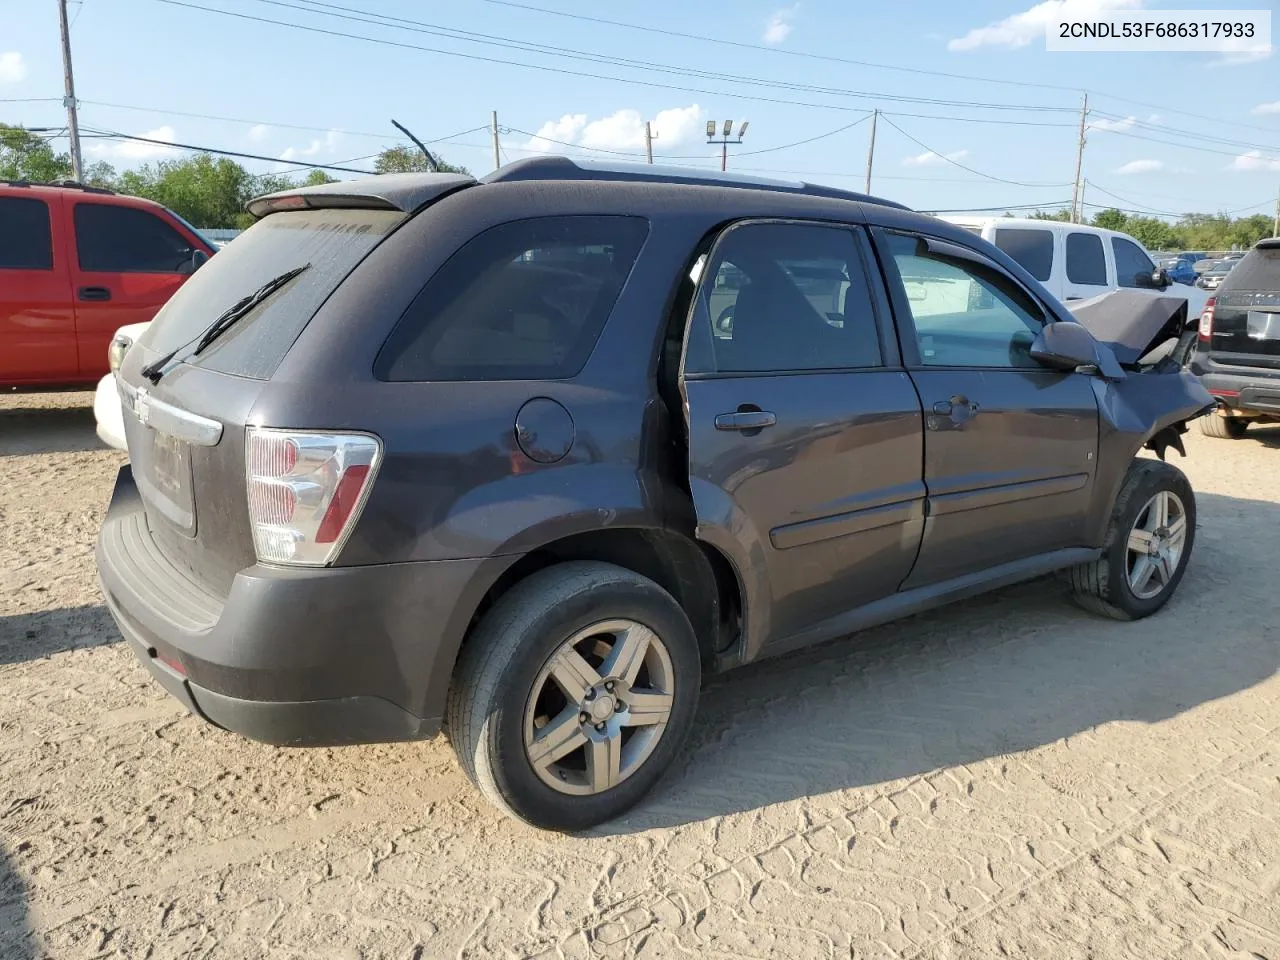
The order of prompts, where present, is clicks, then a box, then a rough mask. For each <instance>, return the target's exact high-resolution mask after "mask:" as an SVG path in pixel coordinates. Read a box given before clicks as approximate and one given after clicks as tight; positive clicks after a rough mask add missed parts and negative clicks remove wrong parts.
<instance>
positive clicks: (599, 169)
mask: <svg viewBox="0 0 1280 960" xmlns="http://www.w3.org/2000/svg"><path fill="white" fill-rule="evenodd" d="M519 180H611V181H630V182H639V183H678V184H695V185H699V186H707V187H741V188H745V189H748V190H774V191H778V192H780V193H797V194H802V195H805V196H811V197H827V198H830V199H834V200H854V201H858V202H860V203H877V204H880V205H882V206H886V207H896V208H898V209H899V210H907V209H910V208H909V207H906V206H905V205H903V204H901V203H896V202H894V201H893V200H883V199H881V198H880V197H872V196H868V195H867V194H865V193H855V192H853V191H852V190H838V189H836V188H835V187H826V186H822V185H821V184H816V183H806V182H804V181H801V180H774V179H771V178H768V177H748V176H743V175H742V174H738V173H724V172H721V171H716V170H700V169H698V168H696V167H677V166H668V165H663V164H658V165H654V164H647V163H624V162H620V161H611V160H606V161H599V160H571V159H569V158H568V157H556V156H551V157H530V158H529V159H527V160H517V161H516V162H515V163H509V164H507V165H506V166H505V167H501V168H499V169H497V170H495V171H494V172H493V173H491V174H489V175H488V176H487V177H484V178H482V179H481V181H480V182H481V183H510V182H513V181H519Z"/></svg>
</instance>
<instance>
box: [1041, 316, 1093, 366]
mask: <svg viewBox="0 0 1280 960" xmlns="http://www.w3.org/2000/svg"><path fill="white" fill-rule="evenodd" d="M1031 358H1032V359H1033V360H1035V361H1037V362H1038V363H1040V364H1043V365H1044V366H1046V367H1050V368H1051V369H1054V370H1069V371H1073V372H1074V371H1076V370H1079V369H1080V368H1081V367H1087V368H1095V369H1096V368H1097V366H1098V342H1097V341H1096V340H1095V339H1094V338H1093V334H1092V333H1090V332H1089V331H1088V330H1086V329H1085V328H1084V327H1083V326H1081V325H1080V324H1078V323H1071V322H1068V321H1059V322H1057V323H1049V324H1045V327H1044V329H1043V330H1041V331H1040V332H1039V333H1038V334H1036V338H1035V340H1034V341H1033V342H1032V344H1031Z"/></svg>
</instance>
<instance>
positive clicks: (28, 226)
mask: <svg viewBox="0 0 1280 960" xmlns="http://www.w3.org/2000/svg"><path fill="white" fill-rule="evenodd" d="M52 269H53V232H52V230H51V229H50V227H49V205H48V204H47V203H45V202H44V201H43V200H31V199H29V198H27V197H0V270H52Z"/></svg>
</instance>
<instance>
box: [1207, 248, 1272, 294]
mask: <svg viewBox="0 0 1280 960" xmlns="http://www.w3.org/2000/svg"><path fill="white" fill-rule="evenodd" d="M1272 242H1273V243H1274V242H1275V241H1272ZM1233 290H1245V291H1248V292H1249V293H1280V245H1278V246H1274V247H1254V248H1253V249H1252V250H1250V251H1249V252H1248V253H1247V254H1245V257H1244V259H1243V260H1241V261H1240V262H1239V263H1237V264H1236V265H1235V267H1234V268H1233V269H1232V271H1231V272H1230V273H1228V274H1227V278H1226V279H1225V280H1223V281H1222V286H1221V287H1219V288H1218V296H1219V297H1221V296H1222V295H1223V294H1224V293H1230V292H1232V291H1233Z"/></svg>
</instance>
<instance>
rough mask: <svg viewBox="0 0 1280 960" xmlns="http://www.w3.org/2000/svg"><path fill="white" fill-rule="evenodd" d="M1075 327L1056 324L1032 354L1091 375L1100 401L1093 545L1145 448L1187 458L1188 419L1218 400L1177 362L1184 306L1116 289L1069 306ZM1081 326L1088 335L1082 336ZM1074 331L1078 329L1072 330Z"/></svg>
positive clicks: (1170, 299)
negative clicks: (1184, 439) (1184, 437)
mask: <svg viewBox="0 0 1280 960" xmlns="http://www.w3.org/2000/svg"><path fill="white" fill-rule="evenodd" d="M1070 310H1071V312H1072V314H1073V315H1074V316H1075V319H1076V321H1077V322H1076V323H1051V324H1049V325H1048V326H1046V327H1045V328H1044V331H1043V333H1042V334H1041V335H1040V337H1038V338H1037V343H1036V346H1035V347H1033V348H1032V353H1033V355H1036V354H1037V353H1038V354H1039V355H1041V356H1042V357H1047V358H1050V362H1051V363H1052V362H1053V359H1056V360H1057V361H1059V362H1058V364H1057V365H1059V366H1065V365H1066V364H1067V363H1068V362H1070V361H1071V360H1072V359H1073V358H1078V359H1079V360H1080V361H1081V363H1080V365H1079V366H1077V367H1076V368H1075V369H1087V370H1088V371H1089V372H1090V373H1092V374H1093V379H1092V383H1093V391H1094V395H1095V396H1096V397H1097V401H1098V414H1099V426H1098V472H1097V475H1096V482H1097V483H1098V485H1099V492H1100V493H1102V497H1101V499H1100V500H1099V501H1098V502H1099V503H1100V504H1106V509H1105V510H1102V509H1099V510H1098V511H1096V512H1095V514H1094V515H1093V517H1092V518H1091V523H1090V526H1091V528H1092V529H1091V533H1092V535H1093V537H1094V539H1095V541H1096V542H1101V538H1102V537H1103V536H1104V535H1105V530H1106V524H1107V522H1108V519H1109V516H1110V509H1111V507H1110V505H1111V504H1112V503H1114V501H1115V497H1116V495H1117V493H1118V492H1119V490H1120V485H1121V484H1122V483H1123V482H1124V477H1125V474H1126V472H1127V471H1128V469H1129V465H1130V464H1131V463H1132V462H1133V458H1134V457H1136V456H1137V455H1138V454H1139V453H1140V452H1141V451H1142V449H1143V448H1144V447H1145V448H1146V449H1148V450H1151V451H1153V452H1154V453H1155V454H1156V456H1158V457H1159V458H1160V459H1161V460H1163V459H1165V454H1166V453H1167V452H1168V451H1169V449H1170V448H1172V449H1174V450H1177V451H1178V452H1179V453H1180V454H1182V455H1183V456H1184V457H1185V456H1186V455H1187V451H1186V448H1185V447H1184V446H1183V443H1182V435H1183V434H1184V433H1186V432H1187V424H1188V422H1189V421H1191V420H1194V419H1196V418H1197V417H1199V416H1202V415H1203V414H1205V413H1208V412H1210V411H1212V410H1213V408H1214V399H1213V397H1212V396H1210V394H1209V392H1208V391H1207V390H1206V389H1205V388H1204V386H1203V385H1202V384H1201V383H1200V381H1199V379H1197V378H1196V376H1195V375H1194V374H1192V373H1191V372H1190V371H1188V370H1185V369H1184V368H1183V367H1182V366H1181V365H1180V364H1179V363H1178V361H1177V360H1176V359H1175V358H1174V356H1173V353H1174V349H1173V348H1174V345H1175V344H1176V343H1177V339H1178V336H1179V334H1180V333H1181V331H1182V326H1183V324H1184V323H1185V320H1186V311H1187V305H1186V301H1185V300H1182V299H1179V298H1177V297H1159V296H1150V295H1148V294H1143V293H1139V292H1137V291H1134V290H1117V291H1113V292H1112V293H1107V294H1103V295H1102V296H1100V297H1094V298H1092V299H1090V300H1081V301H1078V302H1074V303H1072V304H1071V305H1070ZM1080 327H1083V328H1084V329H1085V330H1086V331H1088V334H1089V335H1088V336H1084V335H1083V331H1081V330H1080ZM1073 328H1074V329H1073Z"/></svg>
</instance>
